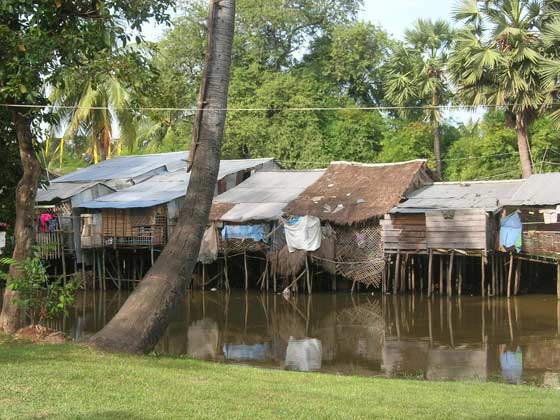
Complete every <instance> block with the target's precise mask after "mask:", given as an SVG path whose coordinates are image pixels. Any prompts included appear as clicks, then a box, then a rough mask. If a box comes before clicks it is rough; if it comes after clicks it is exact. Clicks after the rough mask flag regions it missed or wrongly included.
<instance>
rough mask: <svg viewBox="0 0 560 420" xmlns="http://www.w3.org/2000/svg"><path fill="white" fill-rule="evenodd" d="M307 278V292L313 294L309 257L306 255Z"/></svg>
mask: <svg viewBox="0 0 560 420" xmlns="http://www.w3.org/2000/svg"><path fill="white" fill-rule="evenodd" d="M305 280H306V283H307V293H309V294H311V276H310V273H309V257H308V256H307V254H306V255H305Z"/></svg>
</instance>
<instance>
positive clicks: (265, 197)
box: [215, 170, 324, 223]
mask: <svg viewBox="0 0 560 420" xmlns="http://www.w3.org/2000/svg"><path fill="white" fill-rule="evenodd" d="M323 173H324V170H315V171H272V172H258V173H256V174H254V175H253V176H251V177H250V178H249V179H247V180H246V181H244V182H243V183H242V184H239V185H238V186H237V187H235V188H232V189H231V190H229V191H226V192H225V193H223V194H220V195H219V196H217V197H216V199H215V202H216V203H231V204H234V207H233V208H231V209H230V210H228V211H227V212H226V213H225V214H223V215H222V216H221V217H220V220H222V221H226V222H238V223H241V222H246V221H249V220H271V219H276V218H278V217H279V216H281V215H282V210H283V209H284V207H286V206H287V205H288V203H289V202H290V201H292V200H294V199H295V198H297V197H298V196H299V195H300V194H301V193H302V192H303V191H304V190H305V189H306V188H307V187H308V186H309V185H311V184H313V183H314V182H316V181H317V180H318V179H319V178H320V177H321V176H322V175H323Z"/></svg>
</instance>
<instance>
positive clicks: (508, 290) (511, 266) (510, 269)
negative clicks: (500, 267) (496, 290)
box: [507, 254, 513, 299]
mask: <svg viewBox="0 0 560 420" xmlns="http://www.w3.org/2000/svg"><path fill="white" fill-rule="evenodd" d="M512 274H513V254H510V255H509V271H508V280H507V297H508V299H509V298H510V297H511V276H512Z"/></svg>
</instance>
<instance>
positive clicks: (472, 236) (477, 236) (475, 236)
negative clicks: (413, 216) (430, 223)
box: [426, 231, 486, 243]
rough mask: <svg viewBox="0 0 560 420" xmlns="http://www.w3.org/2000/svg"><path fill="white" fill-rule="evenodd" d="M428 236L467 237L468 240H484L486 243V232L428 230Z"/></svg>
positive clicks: (438, 237)
mask: <svg viewBox="0 0 560 420" xmlns="http://www.w3.org/2000/svg"><path fill="white" fill-rule="evenodd" d="M426 238H427V239H428V240H437V239H451V240H453V239H454V238H458V239H466V240H482V241H484V242H485V243H486V232H471V231H464V232H430V231H428V232H426Z"/></svg>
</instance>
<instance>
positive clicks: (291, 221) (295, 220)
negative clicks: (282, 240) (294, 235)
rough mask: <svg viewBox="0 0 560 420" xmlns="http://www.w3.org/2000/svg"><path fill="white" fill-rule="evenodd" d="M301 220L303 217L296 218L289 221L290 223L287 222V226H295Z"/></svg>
mask: <svg viewBox="0 0 560 420" xmlns="http://www.w3.org/2000/svg"><path fill="white" fill-rule="evenodd" d="M300 219H301V216H297V217H294V218H293V219H291V220H288V221H287V222H286V224H287V225H290V226H292V225H295V224H296V223H297V222H299V221H300Z"/></svg>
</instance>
